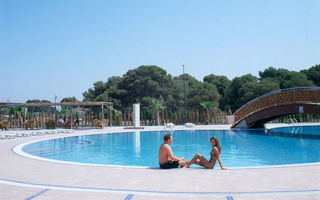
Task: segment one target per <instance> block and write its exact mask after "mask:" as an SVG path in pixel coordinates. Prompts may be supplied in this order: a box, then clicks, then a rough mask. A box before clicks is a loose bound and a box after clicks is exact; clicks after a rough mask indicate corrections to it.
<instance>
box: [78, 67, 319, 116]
mask: <svg viewBox="0 0 320 200" xmlns="http://www.w3.org/2000/svg"><path fill="white" fill-rule="evenodd" d="M184 83H185V87H186V104H187V105H186V106H187V110H191V109H202V107H201V104H202V103H203V102H212V104H213V107H214V109H221V110H226V109H227V110H228V109H229V108H230V109H231V110H232V111H233V112H234V111H235V110H237V109H238V108H240V107H241V106H242V105H244V104H246V103H248V102H249V101H251V100H253V99H254V98H256V97H259V96H261V95H263V94H266V93H268V92H271V91H274V90H279V89H285V88H291V87H305V86H315V85H318V86H319V85H320V65H316V66H313V67H311V68H310V69H308V70H302V71H301V72H295V71H289V70H287V69H282V68H279V69H276V68H274V67H269V68H267V69H265V70H264V71H261V72H259V77H256V76H253V75H251V74H246V75H243V76H240V77H235V78H234V79H233V80H229V79H228V78H227V77H226V76H218V75H214V74H210V75H208V76H205V77H204V78H203V81H198V80H197V79H195V78H194V77H192V76H190V75H189V74H183V75H180V76H177V77H172V76H171V75H169V74H167V72H166V71H165V70H164V69H162V68H160V67H158V66H154V65H151V66H145V65H144V66H140V67H138V68H136V69H133V70H129V71H128V72H127V73H126V74H124V75H123V76H122V77H118V76H113V77H110V78H108V80H107V81H106V82H103V81H98V82H96V83H94V86H93V88H89V89H88V91H86V92H84V93H83V96H84V101H110V102H113V107H114V108H115V109H119V110H126V109H128V110H130V109H131V106H132V104H134V103H140V104H141V109H142V110H143V113H144V116H151V115H154V114H155V113H156V110H155V109H153V108H152V107H155V105H157V103H159V102H161V104H162V106H163V107H165V110H166V113H167V114H168V116H169V117H173V115H174V114H177V115H178V116H183V115H184ZM150 108H152V109H150Z"/></svg>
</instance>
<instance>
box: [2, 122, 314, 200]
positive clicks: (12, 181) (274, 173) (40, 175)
mask: <svg viewBox="0 0 320 200" xmlns="http://www.w3.org/2000/svg"><path fill="white" fill-rule="evenodd" d="M283 125H286V124H282V125H281V126H283ZM271 126H278V125H269V126H268V127H271ZM229 128H230V126H228V125H214V126H196V127H195V128H186V127H183V126H176V127H175V129H174V130H184V129H187V130H192V129H197V130H212V129H229ZM155 130H165V129H164V127H163V126H158V127H145V128H144V129H143V130H140V131H155ZM130 131H134V130H127V129H124V128H123V127H108V128H105V129H89V130H75V131H74V132H73V133H63V134H62V133H60V134H55V135H43V136H32V137H22V138H16V139H4V140H0V199H1V200H20V199H26V200H31V199H35V200H49V199H50V200H51V199H52V200H61V199H67V200H73V199H74V200H82V199H83V200H91V199H93V200H100V199H101V200H104V199H112V200H117V199H120V200H130V199H132V200H140V199H157V200H158V199H159V200H160V199H177V200H180V199H181V200H182V199H196V200H198V199H199V200H200V199H219V200H220V199H224V200H240V199H241V200H244V199H246V200H248V199H266V200H267V199H268V200H270V199H271V200H272V199H281V200H285V199H304V200H310V199H317V200H318V199H320V164H319V163H316V164H308V165H296V166H277V167H265V168H230V169H228V170H225V171H223V170H220V168H219V165H217V166H216V169H213V170H208V169H196V168H190V169H171V170H161V169H158V168H124V167H109V166H88V165H75V164H65V163H56V162H49V161H43V160H37V159H32V158H28V157H24V156H21V155H18V154H16V153H15V152H14V151H13V148H14V147H16V146H17V145H20V144H22V143H26V142H30V141H35V140H39V139H50V138H56V137H64V136H75V135H86V134H96V133H114V132H130ZM274 156H275V159H276V157H277V155H274Z"/></svg>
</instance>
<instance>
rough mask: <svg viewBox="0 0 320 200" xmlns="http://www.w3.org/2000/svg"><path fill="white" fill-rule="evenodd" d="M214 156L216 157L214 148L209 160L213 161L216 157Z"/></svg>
mask: <svg viewBox="0 0 320 200" xmlns="http://www.w3.org/2000/svg"><path fill="white" fill-rule="evenodd" d="M214 157H215V153H214V150H213V148H212V150H211V151H210V160H209V162H212V161H213V160H212V159H214Z"/></svg>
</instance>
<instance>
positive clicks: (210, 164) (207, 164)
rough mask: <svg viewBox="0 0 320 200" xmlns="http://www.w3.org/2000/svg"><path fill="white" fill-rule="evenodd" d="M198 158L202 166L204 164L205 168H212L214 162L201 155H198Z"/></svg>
mask: <svg viewBox="0 0 320 200" xmlns="http://www.w3.org/2000/svg"><path fill="white" fill-rule="evenodd" d="M199 159H200V163H201V164H202V166H204V167H205V168H208V169H212V168H213V167H214V165H215V162H209V161H208V160H207V159H206V158H205V157H203V156H201V157H199Z"/></svg>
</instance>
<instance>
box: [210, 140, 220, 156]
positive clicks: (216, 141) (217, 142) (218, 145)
mask: <svg viewBox="0 0 320 200" xmlns="http://www.w3.org/2000/svg"><path fill="white" fill-rule="evenodd" d="M211 140H214V141H215V143H216V147H217V148H218V151H219V153H221V146H220V143H219V140H218V138H216V137H211V138H210V141H211Z"/></svg>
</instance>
